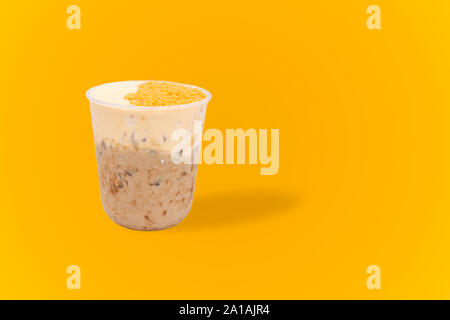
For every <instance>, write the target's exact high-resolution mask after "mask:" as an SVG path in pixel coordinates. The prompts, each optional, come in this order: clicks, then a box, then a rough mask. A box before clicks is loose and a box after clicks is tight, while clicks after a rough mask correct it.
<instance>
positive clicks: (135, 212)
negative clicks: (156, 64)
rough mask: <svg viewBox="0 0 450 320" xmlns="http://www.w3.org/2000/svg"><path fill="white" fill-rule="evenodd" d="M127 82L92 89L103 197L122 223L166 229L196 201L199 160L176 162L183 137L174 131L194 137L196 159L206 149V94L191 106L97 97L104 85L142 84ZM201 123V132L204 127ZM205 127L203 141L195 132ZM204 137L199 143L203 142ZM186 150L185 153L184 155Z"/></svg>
mask: <svg viewBox="0 0 450 320" xmlns="http://www.w3.org/2000/svg"><path fill="white" fill-rule="evenodd" d="M142 82H145V81H123V82H114V83H107V84H104V85H100V86H97V87H93V88H91V89H89V90H88V91H87V93H86V96H87V98H88V99H89V101H90V106H91V117H92V127H93V132H94V142H95V149H96V154H97V165H98V173H99V180H100V191H101V201H102V204H103V208H104V210H105V212H106V213H107V215H108V216H109V217H110V218H111V219H112V220H113V221H114V222H116V223H117V224H119V225H121V226H124V227H126V228H130V229H136V230H161V229H166V228H169V227H172V226H175V225H177V224H178V223H179V222H180V221H181V220H183V219H184V217H185V216H186V215H187V214H188V212H189V210H190V208H191V205H192V200H193V195H194V187H195V178H196V173H197V164H196V162H195V161H192V163H179V164H178V163H176V162H177V161H173V160H172V159H173V157H172V153H173V150H174V148H176V147H177V145H179V144H180V141H179V140H178V141H173V140H172V133H173V132H174V131H175V130H177V129H182V130H183V129H184V131H185V132H188V133H189V135H190V136H191V137H192V142H191V146H190V147H191V150H192V157H193V158H194V159H197V158H198V156H199V152H200V150H201V135H202V131H203V124H204V119H205V114H206V107H207V104H208V102H209V100H210V99H211V94H210V93H209V92H208V91H206V90H204V89H201V88H197V87H194V86H188V85H186V86H188V87H193V88H197V89H199V90H201V91H202V92H204V93H205V94H206V98H205V99H203V100H201V101H198V102H193V103H190V104H185V105H176V106H163V107H146V106H130V105H121V104H112V103H107V102H104V101H99V100H97V99H96V98H95V90H99V89H100V90H101V88H102V87H103V86H109V87H111V86H113V87H114V86H117V90H120V88H121V87H123V85H125V84H133V85H135V84H140V83H142ZM199 125H200V130H199ZM196 130H197V131H198V130H199V131H200V139H196V141H195V143H194V136H195V135H196V134H197V135H198V132H195V131H196ZM198 140H199V141H198ZM181 152H182V151H180V154H181Z"/></svg>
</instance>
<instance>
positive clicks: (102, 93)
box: [89, 81, 144, 106]
mask: <svg viewBox="0 0 450 320" xmlns="http://www.w3.org/2000/svg"><path fill="white" fill-rule="evenodd" d="M142 82H144V81H122V82H113V83H106V84H103V85H101V86H97V87H95V88H92V89H91V90H90V91H89V95H90V97H91V98H92V99H95V100H97V101H99V102H106V103H112V104H119V105H125V106H129V105H131V104H130V102H129V101H128V100H126V99H124V97H125V96H126V95H127V94H129V93H132V92H133V93H134V92H136V91H137V87H138V85H139V84H141V83H142Z"/></svg>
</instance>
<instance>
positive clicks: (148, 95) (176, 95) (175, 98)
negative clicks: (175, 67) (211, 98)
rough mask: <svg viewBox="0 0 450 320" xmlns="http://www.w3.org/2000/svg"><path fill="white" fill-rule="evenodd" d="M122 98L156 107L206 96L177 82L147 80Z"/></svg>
mask: <svg viewBox="0 0 450 320" xmlns="http://www.w3.org/2000/svg"><path fill="white" fill-rule="evenodd" d="M124 98H125V99H127V100H128V101H130V103H131V104H132V105H135V106H148V107H158V106H175V105H180V104H186V103H191V102H196V101H200V100H203V99H205V98H206V94H205V93H203V92H202V91H200V90H199V89H196V88H191V87H186V86H183V85H181V84H178V83H171V82H163V81H162V82H160V81H148V82H144V83H141V84H140V85H139V86H138V89H137V91H136V92H135V93H129V94H127V95H126V96H125V97H124Z"/></svg>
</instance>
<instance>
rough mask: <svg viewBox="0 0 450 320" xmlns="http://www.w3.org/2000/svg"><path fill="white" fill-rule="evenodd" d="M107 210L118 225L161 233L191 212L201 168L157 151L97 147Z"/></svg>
mask: <svg viewBox="0 0 450 320" xmlns="http://www.w3.org/2000/svg"><path fill="white" fill-rule="evenodd" d="M96 150H97V158H98V168H99V176H100V189H101V198H102V203H103V207H104V208H105V211H106V213H107V214H108V215H109V217H110V218H111V219H112V220H113V221H115V222H116V223H118V224H120V225H122V226H124V227H127V228H131V229H138V230H159V229H165V228H168V227H171V226H174V225H176V224H178V223H179V222H180V221H181V220H183V218H184V217H185V216H186V215H187V213H188V212H189V209H190V207H191V204H192V196H193V193H194V185H195V174H196V171H197V165H193V164H192V165H188V164H174V163H173V162H172V160H171V158H170V155H169V154H167V153H166V152H160V151H158V150H157V149H148V148H139V147H136V148H124V147H118V146H112V145H109V146H108V145H107V144H106V143H105V142H102V143H100V144H99V145H97V146H96Z"/></svg>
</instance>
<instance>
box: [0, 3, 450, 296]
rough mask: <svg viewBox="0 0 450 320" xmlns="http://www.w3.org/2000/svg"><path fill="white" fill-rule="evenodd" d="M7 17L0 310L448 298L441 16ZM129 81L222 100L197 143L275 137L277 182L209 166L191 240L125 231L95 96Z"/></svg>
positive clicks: (9, 11)
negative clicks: (26, 303) (72, 280)
mask: <svg viewBox="0 0 450 320" xmlns="http://www.w3.org/2000/svg"><path fill="white" fill-rule="evenodd" d="M71 4H76V5H79V6H80V8H81V30H68V29H67V27H66V19H67V17H68V16H69V15H68V14H67V13H66V8H67V7H68V6H69V5H71ZM371 4H377V5H379V6H380V8H381V26H382V29H381V30H368V28H367V27H366V19H367V17H368V16H369V15H368V14H366V8H367V7H368V6H369V5H371ZM0 15H1V16H0V32H1V39H2V50H1V59H0V61H1V62H0V63H1V70H2V77H1V86H0V87H1V89H0V90H1V91H0V93H1V96H2V98H1V100H2V104H1V108H0V177H1V184H0V213H1V224H0V252H1V254H0V257H1V258H0V298H44V299H47V298H67V299H81V298H124V299H128V298H136V299H141V298H158V299H189V298H192V299H196V298H205V299H211V298H224V299H229V298H235V299H240V298H255V299H299V298H323V299H329V298H343V299H347V298H375V299H380V298H388V299H390V298H450V275H449V270H450V250H449V245H450V232H449V230H450V210H449V209H450V197H449V196H450V184H449V183H450V170H449V169H450V165H449V163H450V162H449V156H450V153H449V139H450V129H449V127H450V114H449V111H448V108H449V102H450V99H449V98H450V96H449V92H450V91H449V84H450V83H449V71H450V68H449V67H450V62H449V58H448V57H449V56H450V45H449V41H448V39H449V31H450V3H449V2H448V1H437V0H436V1H386V0H376V1H365V0H361V1H332V0H330V1H284V0H280V1H261V0H259V1H235V0H230V1H220V2H219V1H211V0H205V1H136V0H128V1H87V0H73V1H15V2H11V1H10V2H8V3H7V4H5V5H3V6H2V10H1V11H0ZM138 79H161V80H171V81H178V82H183V83H191V84H195V85H198V86H201V87H204V88H206V89H208V90H209V91H211V93H212V94H213V99H212V101H211V102H210V104H209V106H208V111H207V117H206V128H218V129H221V130H223V131H224V130H225V129H226V128H244V129H247V128H268V129H270V128H278V129H280V170H279V173H278V174H277V175H275V176H261V175H259V166H257V165H211V166H208V165H201V166H200V167H199V171H198V177H197V185H196V191H195V198H194V205H193V207H192V210H191V212H190V214H189V216H188V217H187V218H186V219H185V220H184V221H183V222H182V223H181V224H180V225H178V226H177V227H174V228H172V229H169V230H166V231H160V232H137V231H132V230H127V229H125V228H122V227H119V226H117V225H115V224H114V223H113V222H112V221H110V220H109V218H108V217H107V216H106V214H105V213H104V212H103V209H102V207H101V203H100V193H99V185H98V177H97V167H96V160H95V151H94V144H93V137H92V129H91V123H90V114H89V104H88V101H87V99H86V98H85V96H84V94H85V91H86V90H87V89H88V88H90V87H92V86H94V85H98V84H101V83H105V82H111V81H118V80H138ZM71 264H76V265H79V266H80V267H81V281H82V284H81V286H82V288H81V290H78V291H77V290H68V289H67V288H66V278H67V276H68V275H67V274H66V268H67V266H68V265H71ZM372 264H375V265H378V266H380V268H381V287H382V288H381V290H368V289H367V287H366V279H367V276H368V275H367V274H366V268H367V267H368V266H369V265H372Z"/></svg>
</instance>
